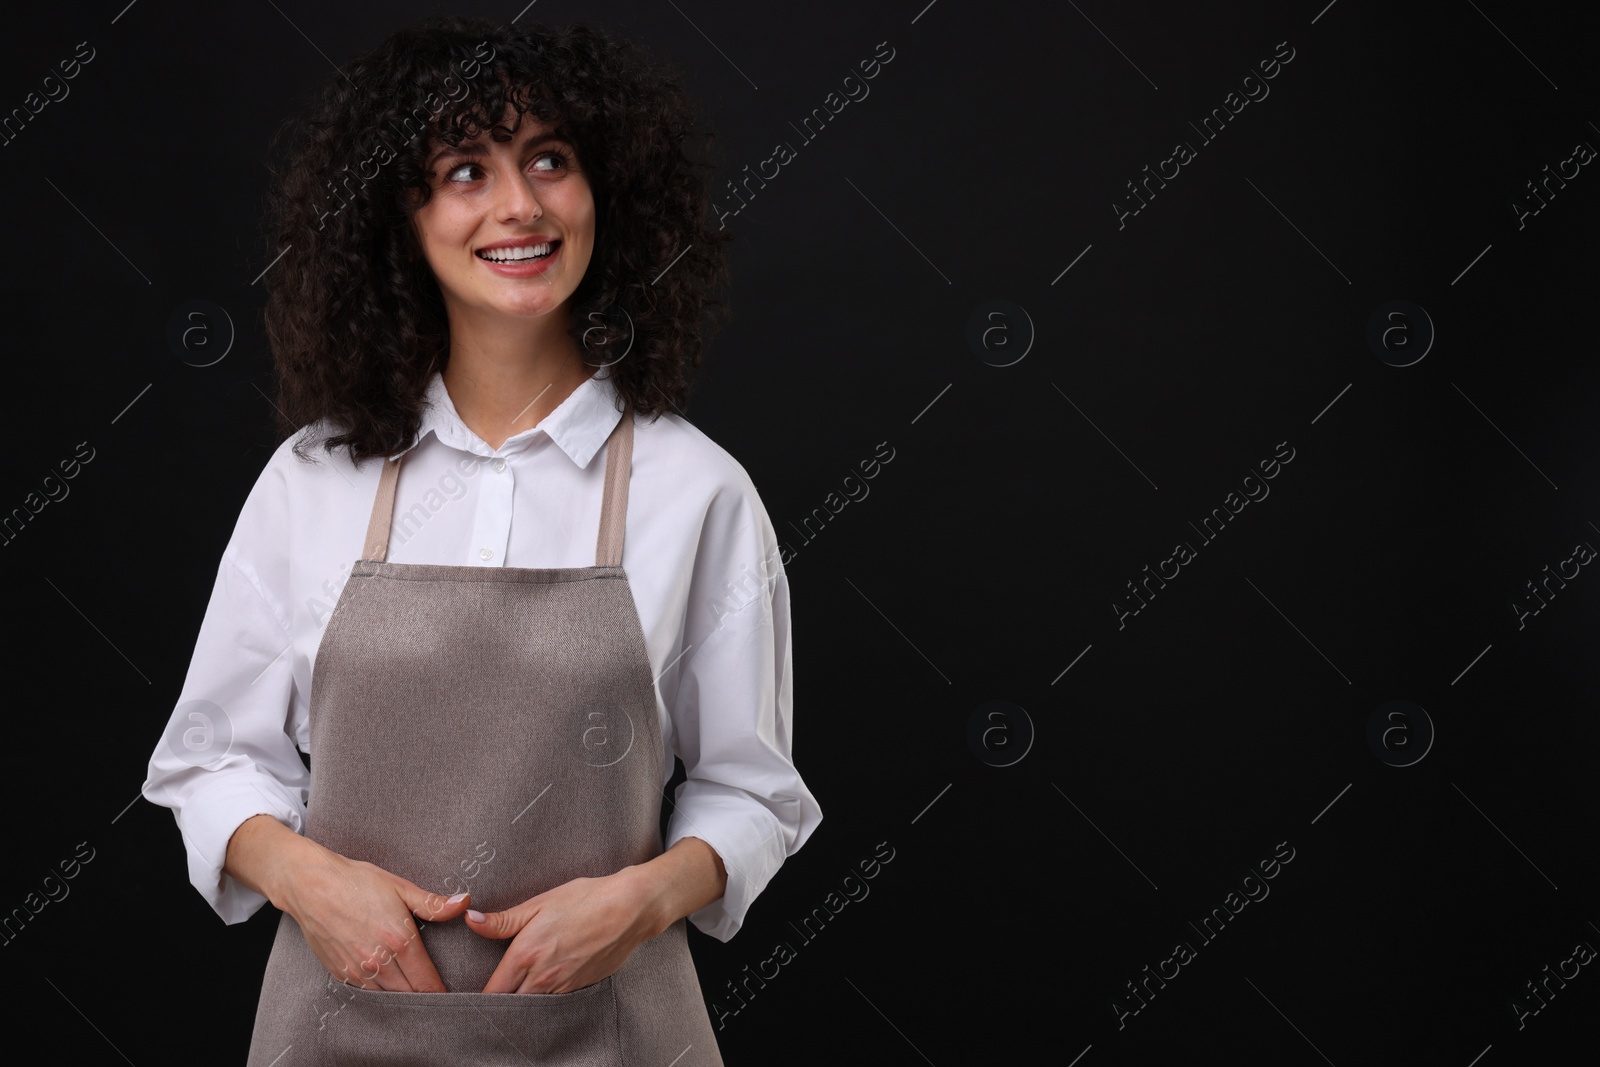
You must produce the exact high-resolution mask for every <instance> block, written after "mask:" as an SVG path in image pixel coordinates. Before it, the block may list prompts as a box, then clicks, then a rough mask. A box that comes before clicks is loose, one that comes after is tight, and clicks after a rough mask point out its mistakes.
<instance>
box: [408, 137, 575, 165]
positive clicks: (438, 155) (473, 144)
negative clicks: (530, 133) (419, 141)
mask: <svg viewBox="0 0 1600 1067" xmlns="http://www.w3.org/2000/svg"><path fill="white" fill-rule="evenodd" d="M551 141H556V142H559V143H560V144H564V145H567V146H568V147H570V146H571V144H572V142H570V141H569V140H567V138H565V137H563V136H561V135H560V134H559V133H547V134H544V135H542V136H539V137H533V138H530V139H529V140H528V142H527V144H526V145H524V147H527V148H534V147H537V146H539V145H542V144H548V143H549V142H551ZM488 154H489V146H488V145H486V144H484V143H483V142H482V141H466V142H464V143H462V144H461V145H459V146H456V147H451V146H449V145H446V146H445V147H443V148H441V149H439V150H438V151H437V152H435V153H434V154H433V155H432V156H430V157H428V168H429V169H430V170H431V169H432V168H433V166H434V165H435V164H437V163H438V162H439V160H441V159H443V158H445V157H446V156H463V157H465V158H467V159H480V158H482V157H483V156H486V155H488Z"/></svg>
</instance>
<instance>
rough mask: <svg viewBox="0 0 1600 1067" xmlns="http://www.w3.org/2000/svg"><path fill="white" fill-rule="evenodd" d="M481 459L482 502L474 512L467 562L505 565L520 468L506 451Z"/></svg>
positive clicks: (485, 565)
mask: <svg viewBox="0 0 1600 1067" xmlns="http://www.w3.org/2000/svg"><path fill="white" fill-rule="evenodd" d="M480 462H481V463H482V464H483V467H482V471H481V474H480V476H479V478H478V506H477V510H476V511H475V512H474V514H473V516H472V540H471V541H470V542H469V543H468V545H467V560H466V562H467V563H470V564H473V565H474V566H479V567H503V566H505V562H506V550H507V547H508V546H509V545H510V543H511V500H512V497H513V495H514V492H513V491H514V489H515V487H516V471H515V469H514V468H513V466H512V464H511V461H510V459H509V458H508V457H506V456H503V455H494V456H485V457H483V459H482V460H481V461H480Z"/></svg>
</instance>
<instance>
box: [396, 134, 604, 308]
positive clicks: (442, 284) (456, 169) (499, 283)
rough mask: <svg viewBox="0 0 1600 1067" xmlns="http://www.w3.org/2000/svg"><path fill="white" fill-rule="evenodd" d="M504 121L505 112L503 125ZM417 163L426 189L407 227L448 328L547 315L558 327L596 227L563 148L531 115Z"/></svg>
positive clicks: (583, 184)
mask: <svg viewBox="0 0 1600 1067" xmlns="http://www.w3.org/2000/svg"><path fill="white" fill-rule="evenodd" d="M513 122H517V118H516V115H515V113H514V112H512V111H510V110H508V111H507V112H506V116H505V118H504V119H503V120H502V123H503V125H504V127H505V128H507V129H513V127H512V123H513ZM498 136H500V137H506V134H505V133H504V132H501V133H499V134H498ZM425 169H426V170H427V171H428V174H429V182H430V183H431V185H432V189H433V194H432V196H431V198H430V199H429V201H428V202H427V203H426V204H424V205H423V206H422V207H421V208H419V209H418V210H417V211H416V212H415V213H414V214H413V215H412V226H413V228H414V231H415V233H416V235H417V240H418V242H419V243H420V244H421V246H422V251H423V254H424V256H425V257H426V258H427V261H428V265H429V266H430V267H431V268H432V269H433V275H434V277H435V278H436V279H437V280H438V283H439V289H440V291H441V292H442V293H443V295H444V302H445V308H446V310H447V311H448V313H449V315H450V321H451V323H452V326H453V327H457V326H460V325H462V324H463V323H466V322H479V321H482V322H484V324H485V325H488V321H487V320H491V319H499V318H503V317H511V318H521V319H534V318H539V317H542V316H551V320H550V324H551V325H558V324H559V327H560V329H562V330H564V329H565V322H566V319H567V317H568V314H569V312H570V300H571V297H572V294H573V293H574V292H575V291H576V290H577V288H578V284H579V282H581V281H582V280H583V275H584V271H586V270H587V269H588V266H589V259H590V256H591V255H592V253H593V251H594V232H595V205H594V196H593V193H592V191H591V189H590V187H589V180H588V178H587V177H586V176H585V174H584V173H583V172H582V171H581V170H579V168H578V158H577V154H576V152H575V151H574V148H573V146H572V144H571V143H570V142H568V141H566V140H563V139H561V138H559V137H557V136H555V134H554V133H553V130H552V127H551V126H550V125H548V124H545V123H542V122H540V121H539V120H538V119H537V117H536V116H534V115H533V114H531V113H530V114H525V115H523V116H522V118H521V120H520V122H517V125H516V126H515V128H514V129H513V132H512V134H511V136H510V137H509V138H508V139H505V140H495V139H494V135H492V134H489V133H481V134H479V135H478V136H477V137H476V138H474V139H473V140H471V141H465V142H463V143H462V144H461V146H460V147H458V148H451V147H449V146H448V145H440V146H438V148H437V149H436V150H435V153H434V155H433V156H432V157H430V159H429V161H428V163H427V166H426V167H425ZM552 336H554V334H552Z"/></svg>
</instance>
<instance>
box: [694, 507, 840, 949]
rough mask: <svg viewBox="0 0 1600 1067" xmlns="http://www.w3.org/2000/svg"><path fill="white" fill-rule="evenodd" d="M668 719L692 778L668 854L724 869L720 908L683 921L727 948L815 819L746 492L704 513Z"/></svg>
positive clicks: (773, 570) (769, 543) (785, 651)
mask: <svg viewBox="0 0 1600 1067" xmlns="http://www.w3.org/2000/svg"><path fill="white" fill-rule="evenodd" d="M688 597H689V599H688V605H687V611H686V613H685V623H684V644H685V648H686V651H685V652H684V654H683V659H682V664H681V669H680V670H679V672H678V680H677V684H676V686H675V688H674V694H673V696H672V698H671V700H670V702H669V710H670V712H671V714H672V716H673V721H674V725H675V728H676V736H677V747H678V757H679V758H680V759H682V760H683V764H684V769H685V771H686V773H687V776H688V779H687V781H685V782H684V783H683V785H682V786H680V787H679V789H678V792H677V795H676V802H675V804H674V807H673V811H672V814H671V816H670V818H669V820H668V824H667V839H666V844H667V847H669V848H670V847H671V846H672V845H673V844H675V843H676V842H677V841H679V840H681V839H682V838H685V837H698V838H700V839H701V840H703V841H705V842H706V843H707V844H709V845H710V846H711V847H712V848H714V849H716V851H717V854H718V855H719V856H720V857H721V858H722V861H723V865H724V866H725V867H726V869H727V874H728V883H727V888H726V890H725V891H724V893H723V895H722V897H721V898H720V899H718V900H716V901H713V902H712V903H711V904H708V905H707V906H706V907H704V908H701V909H700V910H699V911H696V912H694V913H693V914H692V915H690V916H689V919H690V921H691V922H693V923H694V924H695V926H696V927H698V928H699V929H700V930H701V931H702V932H704V933H706V934H708V935H709V936H711V937H715V938H717V939H718V940H721V941H727V940H728V939H729V938H731V937H732V936H733V935H734V934H735V933H736V932H738V930H739V927H740V926H741V925H742V924H743V922H744V918H745V914H746V912H747V911H748V910H749V908H750V905H751V903H752V902H753V901H754V900H755V898H756V897H757V896H758V895H759V894H760V893H761V891H762V890H763V889H764V888H765V887H766V885H767V883H768V881H770V880H771V878H772V876H773V875H774V874H775V873H777V870H778V868H779V867H780V866H782V864H783V861H784V860H785V859H786V858H787V857H788V856H790V855H792V854H793V853H794V852H795V851H796V850H798V849H799V848H800V846H801V845H803V844H804V843H805V841H806V839H807V838H808V837H810V835H811V833H812V831H814V830H815V829H816V827H817V824H818V823H820V822H821V821H822V809H821V808H820V807H819V806H818V804H817V801H816V798H815V797H813V796H812V794H811V791H810V790H809V789H808V788H807V786H806V783H805V782H804V781H803V780H802V779H801V777H800V773H799V771H798V770H797V769H796V768H795V764H794V758H793V740H794V738H793V725H794V724H793V668H792V663H791V653H792V642H791V639H790V625H789V620H790V613H789V583H788V579H787V577H786V576H785V574H784V571H783V565H782V562H781V558H780V556H779V550H778V543H777V538H776V535H775V534H774V532H773V529H772V524H771V521H770V520H769V518H768V516H767V513H766V510H765V508H763V507H762V505H761V501H760V498H759V497H758V496H757V494H756V491H755V489H754V487H753V486H752V485H750V484H749V483H748V481H747V480H746V481H745V484H743V485H729V486H727V487H725V489H724V490H723V491H721V492H719V493H718V494H717V496H716V497H715V498H714V499H713V500H712V502H711V504H710V505H709V507H708V508H707V511H706V518H705V522H704V524H703V526H702V529H701V537H700V543H699V546H698V550H697V552H696V557H695V565H694V573H693V578H692V581H691V583H690V587H689V592H688Z"/></svg>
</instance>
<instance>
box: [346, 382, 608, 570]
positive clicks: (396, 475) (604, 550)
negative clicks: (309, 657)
mask: <svg viewBox="0 0 1600 1067" xmlns="http://www.w3.org/2000/svg"><path fill="white" fill-rule="evenodd" d="M404 458H405V456H404V455H403V454H402V455H400V456H396V457H395V458H393V459H386V460H384V461H383V471H382V472H381V473H380V474H379V475H378V494H377V496H376V497H374V498H373V501H372V518H371V519H370V520H368V522H367V539H366V542H365V545H364V551H365V553H366V554H365V555H364V556H363V557H362V558H363V559H369V560H373V561H376V562H378V563H382V562H384V561H385V560H386V559H387V558H388V555H389V530H390V527H391V526H392V525H393V523H394V494H395V486H396V485H398V484H399V482H400V462H401V460H403V459H404ZM632 468H633V408H632V407H631V406H630V407H629V408H628V409H627V410H626V411H624V412H623V413H622V418H621V419H619V420H618V421H617V425H616V428H615V429H613V430H612V431H611V436H610V437H609V438H607V439H606V481H605V491H604V492H605V495H604V497H603V498H602V499H601V502H600V534H599V537H598V538H597V539H596V542H595V550H594V561H595V565H596V566H600V567H617V566H621V564H622V534H623V530H624V528H625V527H626V525H627V521H628V475H629V473H630V472H631V470H632Z"/></svg>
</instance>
